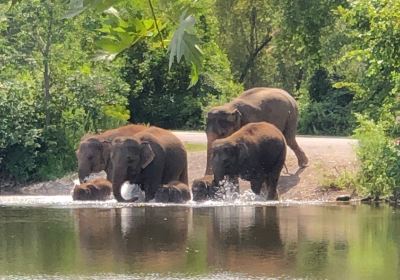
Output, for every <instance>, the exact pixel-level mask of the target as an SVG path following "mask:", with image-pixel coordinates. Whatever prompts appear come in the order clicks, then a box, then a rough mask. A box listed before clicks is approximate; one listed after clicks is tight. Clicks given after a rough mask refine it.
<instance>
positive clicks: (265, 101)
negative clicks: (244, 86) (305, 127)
mask: <svg viewBox="0 0 400 280" xmlns="http://www.w3.org/2000/svg"><path fill="white" fill-rule="evenodd" d="M232 103H233V104H232V106H234V107H235V108H236V109H238V110H239V111H240V112H241V114H242V126H243V125H245V124H248V123H252V122H261V121H264V122H268V123H272V124H274V125H275V126H276V127H277V128H278V129H279V130H281V131H284V130H285V129H286V128H287V126H288V124H289V123H290V122H297V118H298V108H297V103H296V100H295V99H294V98H293V97H292V96H291V95H290V94H289V93H288V92H286V91H284V90H282V89H278V88H253V89H250V90H247V91H245V92H243V93H242V95H240V96H239V97H238V98H236V99H235V100H233V101H232Z"/></svg>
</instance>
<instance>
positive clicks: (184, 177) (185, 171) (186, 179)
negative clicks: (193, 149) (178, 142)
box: [179, 163, 189, 185]
mask: <svg viewBox="0 0 400 280" xmlns="http://www.w3.org/2000/svg"><path fill="white" fill-rule="evenodd" d="M179 181H181V182H182V183H184V184H186V185H189V176H188V166H187V163H186V164H185V167H184V168H183V170H182V173H181V175H180V176H179Z"/></svg>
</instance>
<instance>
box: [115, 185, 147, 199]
mask: <svg viewBox="0 0 400 280" xmlns="http://www.w3.org/2000/svg"><path fill="white" fill-rule="evenodd" d="M121 196H122V198H123V199H125V200H132V199H134V198H136V200H135V202H144V201H145V194H144V192H143V191H142V190H141V189H140V186H139V185H137V184H129V183H128V182H125V183H124V184H123V185H122V186H121Z"/></svg>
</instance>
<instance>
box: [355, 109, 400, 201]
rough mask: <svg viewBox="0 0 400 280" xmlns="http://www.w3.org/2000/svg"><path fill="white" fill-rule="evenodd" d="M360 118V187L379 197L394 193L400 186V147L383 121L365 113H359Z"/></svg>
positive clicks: (358, 135) (357, 136) (358, 132)
mask: <svg viewBox="0 0 400 280" xmlns="http://www.w3.org/2000/svg"><path fill="white" fill-rule="evenodd" d="M357 121H358V122H359V127H358V128H357V129H355V135H354V136H355V137H356V138H357V139H358V140H359V147H358V149H357V156H358V158H359V160H360V162H361V168H360V172H359V175H358V177H359V182H360V190H361V191H362V192H363V193H367V194H371V195H373V196H375V197H379V196H381V195H389V194H392V193H394V192H395V191H396V190H397V189H398V188H399V187H400V172H399V170H400V147H399V146H398V145H396V144H395V141H394V140H393V139H391V138H389V137H388V136H387V135H386V129H385V126H384V125H383V124H382V123H375V122H374V121H371V120H369V119H367V118H365V117H364V116H362V115H357Z"/></svg>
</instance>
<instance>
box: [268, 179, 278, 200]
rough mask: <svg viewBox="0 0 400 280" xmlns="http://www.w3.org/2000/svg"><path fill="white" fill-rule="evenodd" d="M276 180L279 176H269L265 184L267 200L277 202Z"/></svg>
mask: <svg viewBox="0 0 400 280" xmlns="http://www.w3.org/2000/svg"><path fill="white" fill-rule="evenodd" d="M278 180H279V174H278V175H276V174H271V175H269V176H268V177H267V178H266V180H265V183H266V186H267V191H268V195H267V200H278V192H277V191H276V188H277V186H278Z"/></svg>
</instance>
